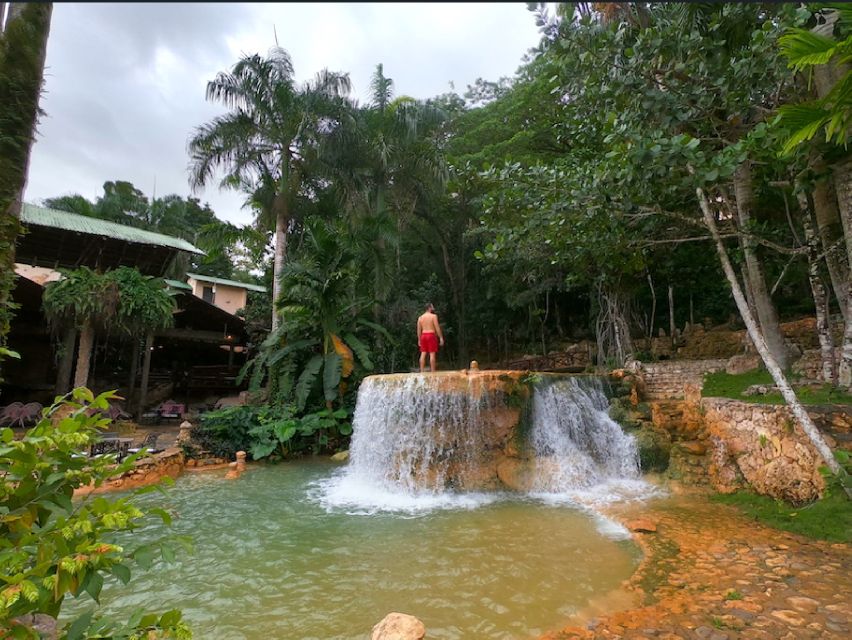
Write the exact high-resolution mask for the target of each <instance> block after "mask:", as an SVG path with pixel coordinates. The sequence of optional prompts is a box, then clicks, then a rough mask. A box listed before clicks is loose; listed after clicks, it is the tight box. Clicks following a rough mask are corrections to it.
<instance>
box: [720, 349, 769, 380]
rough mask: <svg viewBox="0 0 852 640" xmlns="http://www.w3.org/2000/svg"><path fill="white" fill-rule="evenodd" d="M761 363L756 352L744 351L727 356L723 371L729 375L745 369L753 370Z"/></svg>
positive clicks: (742, 371)
mask: <svg viewBox="0 0 852 640" xmlns="http://www.w3.org/2000/svg"><path fill="white" fill-rule="evenodd" d="M760 365H761V360H760V356H759V355H757V354H752V353H746V354H740V355H736V356H731V357H730V358H728V364H726V365H725V373H727V374H729V375H739V374H741V373H746V372H747V371H754V370H755V369H757V368H758V367H760Z"/></svg>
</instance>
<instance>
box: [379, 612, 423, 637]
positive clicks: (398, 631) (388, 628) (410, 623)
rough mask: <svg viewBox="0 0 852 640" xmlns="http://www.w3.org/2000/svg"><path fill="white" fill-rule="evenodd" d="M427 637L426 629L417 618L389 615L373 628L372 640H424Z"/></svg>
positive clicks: (398, 614)
mask: <svg viewBox="0 0 852 640" xmlns="http://www.w3.org/2000/svg"><path fill="white" fill-rule="evenodd" d="M425 637H426V627H425V626H424V624H423V623H422V622H421V621H420V620H418V619H417V618H415V617H414V616H410V615H408V614H405V613H395V612H394V613H389V614H388V615H386V616H385V617H384V619H383V620H382V621H381V622H379V624H377V625H376V626H375V627H373V633H372V634H371V635H370V640H423V638H425Z"/></svg>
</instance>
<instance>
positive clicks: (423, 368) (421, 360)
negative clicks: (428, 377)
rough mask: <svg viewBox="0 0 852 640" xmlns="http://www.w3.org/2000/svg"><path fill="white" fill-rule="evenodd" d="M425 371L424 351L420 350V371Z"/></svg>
mask: <svg viewBox="0 0 852 640" xmlns="http://www.w3.org/2000/svg"><path fill="white" fill-rule="evenodd" d="M425 371H426V352H425V351H421V352H420V373H423V372H425Z"/></svg>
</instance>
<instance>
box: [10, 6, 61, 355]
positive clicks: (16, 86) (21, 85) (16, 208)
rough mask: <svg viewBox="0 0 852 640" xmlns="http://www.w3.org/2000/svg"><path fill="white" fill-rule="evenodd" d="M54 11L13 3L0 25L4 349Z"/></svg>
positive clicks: (48, 7)
mask: <svg viewBox="0 0 852 640" xmlns="http://www.w3.org/2000/svg"><path fill="white" fill-rule="evenodd" d="M52 11H53V4H52V3H35V2H32V3H12V4H10V5H9V7H8V15H7V18H6V21H5V25H0V26H2V32H0V347H5V346H6V336H7V335H8V333H9V328H10V323H11V319H12V308H11V305H10V302H11V296H12V288H13V285H14V281H15V268H14V267H15V241H16V239H17V237H18V233H19V232H20V229H21V225H20V217H21V204H22V202H23V197H24V189H25V187H26V184H27V172H28V169H29V164H30V149H31V148H32V144H33V140H34V138H35V128H36V123H37V122H38V115H39V111H38V103H39V97H40V95H41V88H42V81H43V75H44V58H45V55H46V52H47V37H48V34H49V32H50V16H51V13H52ZM0 22H2V14H0Z"/></svg>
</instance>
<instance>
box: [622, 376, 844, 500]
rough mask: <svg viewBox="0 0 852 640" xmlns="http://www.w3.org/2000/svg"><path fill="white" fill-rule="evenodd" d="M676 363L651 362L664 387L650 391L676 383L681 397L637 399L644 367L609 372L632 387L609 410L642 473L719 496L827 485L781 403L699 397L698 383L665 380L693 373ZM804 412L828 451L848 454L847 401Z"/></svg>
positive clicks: (794, 496) (643, 393)
mask: <svg viewBox="0 0 852 640" xmlns="http://www.w3.org/2000/svg"><path fill="white" fill-rule="evenodd" d="M704 362H705V366H706V364H707V361H704ZM720 362H724V361H720ZM681 364H682V363H679V362H674V361H672V362H668V363H655V364H654V365H652V370H653V373H655V374H658V375H659V374H660V371H661V370H662V371H664V372H665V373H666V375H665V376H664V377H663V378H662V379H663V381H664V382H665V385H656V386H655V387H652V388H654V389H655V390H656V391H657V393H659V394H660V396H662V395H663V394H664V393H671V394H673V395H674V394H675V393H678V392H677V390H676V389H675V387H676V386H680V387H681V392H680V393H678V395H681V396H682V399H649V400H647V401H646V402H641V401H640V400H643V399H646V398H648V396H649V395H650V394H648V393H647V390H646V389H645V385H646V384H649V382H650V385H654V384H655V383H654V380H653V379H651V380H649V379H648V377H646V376H643V373H645V371H644V369H645V367H647V366H648V365H639V363H636V364H635V365H634V366H633V367H632V368H631V369H632V371H627V370H624V371H619V372H614V377H615V378H616V379H617V380H618V381H619V382H620V384H621V385H622V386H624V385H625V384H628V385H632V390H631V391H630V394H629V396H628V395H627V392H626V391H625V392H623V393H622V396H623V397H619V398H615V399H613V400H612V403H613V408H612V409H611V411H610V413H611V415H612V416H613V417H614V418H616V419H617V420H619V422H621V424H622V425H623V426H624V427H625V428H626V429H628V430H629V431H631V432H634V433H635V434H636V437H637V438H638V441H639V444H640V456H641V458H642V460H643V470H645V471H649V470H654V471H665V472H666V475H667V476H668V477H669V478H671V479H675V480H678V481H679V482H681V483H683V484H692V485H695V484H709V485H710V486H712V487H713V488H714V489H716V490H717V491H721V492H723V493H728V492H732V491H736V490H738V489H743V488H750V489H752V490H754V491H756V492H758V493H761V494H764V495H769V496H772V497H774V498H779V499H783V500H787V501H788V502H791V503H794V504H802V503H806V502H810V501H812V500H814V499H816V498H817V497H818V496H819V495H821V493H822V491H823V490H824V488H825V487H824V482H823V479H822V476H821V475H820V473H819V467H820V466H822V465H823V464H824V463H823V461H822V458H821V457H820V456H819V454H818V453H817V451H816V450H815V448H814V447H813V445H811V443H810V441H809V440H808V438H807V436H806V435H805V434H804V433H803V432H802V431H801V429H800V428H799V427H798V426H797V425H796V423H795V421H794V420H793V417H792V414H791V413H790V411H789V409H788V408H787V407H786V405H769V404H758V403H748V402H742V401H738V400H732V399H726V398H702V397H701V384H700V382H698V383H685V384H682V385H681V384H678V385H675V383H674V382H670V381H671V380H677V382H678V383H680V381H681V379H680V378H678V377H677V375H676V374H680V375H683V376H684V377H687V376H686V374H692V373H695V371H694V370H692V371H690V370H688V369H687V370H683V369H682V368H681V366H680V365H681ZM696 368H699V367H697V366H696ZM699 380H700V378H699ZM666 385H667V386H666ZM658 397H659V396H658ZM808 413H809V415H810V416H811V419H812V420H813V421H814V424H816V426H817V428H819V429H820V431H821V432H822V433H823V435H824V436H825V438H826V440H827V441H828V443H829V445H830V446H831V447H832V448H837V449H845V450H847V451H852V407H851V406H844V405H825V406H811V407H808Z"/></svg>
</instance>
